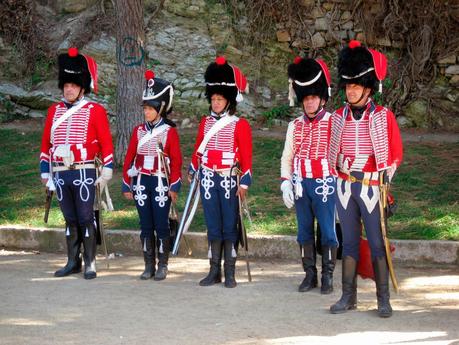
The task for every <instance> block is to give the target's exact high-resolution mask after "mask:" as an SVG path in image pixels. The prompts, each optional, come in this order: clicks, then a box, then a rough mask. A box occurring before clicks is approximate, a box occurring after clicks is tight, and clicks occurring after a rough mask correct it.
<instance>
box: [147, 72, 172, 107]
mask: <svg viewBox="0 0 459 345" xmlns="http://www.w3.org/2000/svg"><path fill="white" fill-rule="evenodd" d="M173 98H174V86H173V85H172V84H171V83H170V82H168V81H167V80H164V79H160V78H156V77H155V73H154V72H153V71H151V70H147V71H146V72H145V90H144V92H143V96H142V101H143V104H144V105H149V106H151V107H153V108H155V109H156V111H157V112H158V113H159V114H160V115H166V114H169V113H170V112H171V110H172V100H173Z"/></svg>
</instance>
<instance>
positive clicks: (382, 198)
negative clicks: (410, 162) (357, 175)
mask: <svg viewBox="0 0 459 345" xmlns="http://www.w3.org/2000/svg"><path fill="white" fill-rule="evenodd" d="M384 174H385V172H384V171H382V172H381V173H380V175H379V211H380V214H381V216H380V219H381V234H382V237H383V241H384V247H385V250H386V259H387V267H388V268H389V274H390V280H391V281H392V285H393V286H394V290H395V292H398V283H397V278H396V276H395V270H394V265H393V263H392V254H391V251H390V242H389V238H388V237H387V227H386V225H387V217H386V209H387V189H388V183H387V182H386V181H385V178H384Z"/></svg>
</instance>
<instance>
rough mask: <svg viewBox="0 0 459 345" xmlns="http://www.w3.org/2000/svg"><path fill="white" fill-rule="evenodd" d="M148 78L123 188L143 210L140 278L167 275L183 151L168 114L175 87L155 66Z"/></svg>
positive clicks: (140, 215) (139, 211)
mask: <svg viewBox="0 0 459 345" xmlns="http://www.w3.org/2000/svg"><path fill="white" fill-rule="evenodd" d="M145 79H146V87H145V92H144V94H143V111H144V115H145V122H144V123H142V124H140V125H138V126H136V127H135V128H134V131H133V132H132V136H131V141H130V142H129V147H128V150H127V152H126V157H125V159H124V165H123V186H122V191H123V193H124V196H125V197H126V198H127V199H130V200H132V199H134V200H135V203H136V207H137V211H138V213H139V218H140V227H141V232H140V240H141V243H142V248H143V256H144V261H145V270H144V272H143V273H142V274H141V276H140V279H142V280H146V279H150V278H151V277H153V276H154V280H163V279H165V278H166V276H167V272H168V270H167V265H168V260H169V251H170V248H171V238H170V230H169V210H170V207H171V201H172V202H174V203H175V202H176V201H177V194H178V192H179V190H180V186H181V168H182V154H181V152H180V141H179V136H178V133H177V130H176V128H175V127H176V125H175V123H174V122H172V121H170V120H169V119H167V117H166V116H167V114H168V113H170V111H171V110H172V99H173V95H174V88H173V86H172V84H171V83H169V82H168V81H166V80H163V79H160V78H156V77H155V75H154V73H153V72H152V71H147V72H146V73H145ZM161 156H163V157H164V159H161ZM155 235H156V236H155ZM155 238H156V239H155ZM156 248H157V250H158V270H156Z"/></svg>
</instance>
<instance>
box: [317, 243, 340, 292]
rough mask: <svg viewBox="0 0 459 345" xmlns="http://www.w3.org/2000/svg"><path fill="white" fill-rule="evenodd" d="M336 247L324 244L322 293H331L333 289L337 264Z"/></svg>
mask: <svg viewBox="0 0 459 345" xmlns="http://www.w3.org/2000/svg"><path fill="white" fill-rule="evenodd" d="M336 253H337V248H336V247H328V246H322V277H321V286H320V293H321V294H323V295H328V294H331V293H332V291H333V271H334V270H335V264H336Z"/></svg>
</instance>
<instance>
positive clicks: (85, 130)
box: [40, 48, 113, 279]
mask: <svg viewBox="0 0 459 345" xmlns="http://www.w3.org/2000/svg"><path fill="white" fill-rule="evenodd" d="M58 65H59V88H60V89H61V90H62V91H63V99H62V101H61V102H59V103H55V104H53V105H52V106H51V107H50V108H49V109H48V115H47V117H46V122H45V128H44V131H43V137H42V144H41V154H40V171H41V178H42V182H43V183H44V184H46V185H47V187H48V188H49V189H50V190H55V191H56V195H57V199H58V200H59V205H60V207H61V210H62V213H63V215H64V218H65V222H66V230H65V235H66V242H67V257H68V261H67V264H66V265H65V267H64V268H62V269H60V270H58V271H56V272H55V273H54V275H55V276H56V277H63V276H67V275H69V274H72V273H78V272H80V271H81V259H80V245H81V242H83V246H84V256H83V259H84V263H85V271H84V278H85V279H93V278H95V277H96V227H95V225H94V211H93V208H94V198H95V190H96V189H95V186H96V185H99V188H100V190H101V191H102V190H103V188H104V187H105V185H106V184H107V182H108V181H109V180H110V179H111V178H112V171H113V170H112V169H113V144H112V136H111V134H110V127H109V122H108V118H107V113H106V111H105V109H104V108H103V107H102V106H101V105H100V104H98V103H96V102H92V101H90V100H89V99H87V98H86V97H85V96H86V95H87V94H89V93H90V92H91V87H92V88H93V89H94V91H95V92H97V65H96V63H95V61H94V60H93V59H92V58H91V57H89V56H87V55H81V54H79V53H78V50H77V49H76V48H70V49H69V50H68V53H65V54H60V55H59V58H58ZM96 157H99V158H100V159H101V161H102V164H103V167H102V170H101V173H100V176H99V177H97V176H96V168H95V163H94V159H95V158H96Z"/></svg>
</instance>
